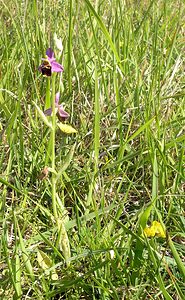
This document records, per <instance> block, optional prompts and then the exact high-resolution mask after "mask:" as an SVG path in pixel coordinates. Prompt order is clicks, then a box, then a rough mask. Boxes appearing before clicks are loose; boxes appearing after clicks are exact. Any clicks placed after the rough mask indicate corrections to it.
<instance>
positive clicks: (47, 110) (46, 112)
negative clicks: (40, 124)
mask: <svg viewBox="0 0 185 300" xmlns="http://www.w3.org/2000/svg"><path fill="white" fill-rule="evenodd" d="M44 114H45V116H51V114H52V108H51V107H50V108H48V109H46V110H45V111H44Z"/></svg>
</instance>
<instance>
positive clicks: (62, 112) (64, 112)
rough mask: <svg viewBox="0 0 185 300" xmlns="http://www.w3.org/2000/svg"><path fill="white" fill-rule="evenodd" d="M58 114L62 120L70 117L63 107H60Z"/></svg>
mask: <svg viewBox="0 0 185 300" xmlns="http://www.w3.org/2000/svg"><path fill="white" fill-rule="evenodd" d="M58 114H59V116H60V117H61V118H64V119H67V118H68V117H69V114H68V113H67V112H66V111H65V110H64V108H63V106H62V105H59V106H58Z"/></svg>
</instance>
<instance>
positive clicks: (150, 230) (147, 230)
mask: <svg viewBox="0 0 185 300" xmlns="http://www.w3.org/2000/svg"><path fill="white" fill-rule="evenodd" d="M144 233H145V235H146V236H147V237H154V236H155V230H154V228H152V226H151V227H146V228H145V229H144Z"/></svg>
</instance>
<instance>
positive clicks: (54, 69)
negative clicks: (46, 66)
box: [51, 61, 64, 73]
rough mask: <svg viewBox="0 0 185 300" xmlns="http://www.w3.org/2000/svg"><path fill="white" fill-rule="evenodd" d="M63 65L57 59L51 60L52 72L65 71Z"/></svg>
mask: <svg viewBox="0 0 185 300" xmlns="http://www.w3.org/2000/svg"><path fill="white" fill-rule="evenodd" d="M63 70H64V69H63V67H62V65H60V64H59V63H57V62H56V61H52V62H51V71H52V72H57V73H59V72H63Z"/></svg>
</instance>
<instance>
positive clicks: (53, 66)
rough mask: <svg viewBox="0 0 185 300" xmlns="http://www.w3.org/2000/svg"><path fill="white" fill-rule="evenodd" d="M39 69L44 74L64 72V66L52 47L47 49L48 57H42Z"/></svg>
mask: <svg viewBox="0 0 185 300" xmlns="http://www.w3.org/2000/svg"><path fill="white" fill-rule="evenodd" d="M38 69H39V71H40V72H41V73H42V75H44V76H51V73H53V72H57V73H60V72H63V66H62V65H60V64H59V63H58V62H57V61H56V59H55V57H54V52H53V50H52V49H51V48H48V49H47V50H46V58H42V64H41V65H40V66H39V68H38Z"/></svg>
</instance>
